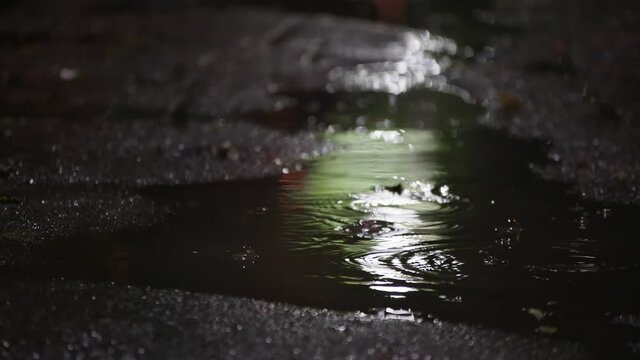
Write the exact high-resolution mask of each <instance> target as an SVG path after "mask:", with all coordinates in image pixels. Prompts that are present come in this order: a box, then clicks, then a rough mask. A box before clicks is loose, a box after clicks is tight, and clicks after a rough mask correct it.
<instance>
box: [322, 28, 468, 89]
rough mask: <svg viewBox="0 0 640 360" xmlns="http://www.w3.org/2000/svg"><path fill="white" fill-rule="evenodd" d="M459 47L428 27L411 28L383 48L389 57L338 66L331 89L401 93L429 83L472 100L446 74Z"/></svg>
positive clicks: (330, 84)
mask: <svg viewBox="0 0 640 360" xmlns="http://www.w3.org/2000/svg"><path fill="white" fill-rule="evenodd" d="M457 51H458V47H457V45H456V43H455V42H454V41H452V40H450V39H447V38H444V37H440V36H433V35H431V34H430V33H429V32H428V31H424V32H418V31H415V32H407V33H405V34H404V35H403V36H402V38H401V39H400V40H399V41H398V42H396V43H392V44H390V45H388V46H387V47H386V48H385V49H384V50H383V51H382V52H383V53H384V54H385V58H386V59H388V60H386V61H381V62H372V63H364V64H359V65H357V66H356V67H355V68H343V67H336V68H334V69H333V70H332V71H331V72H330V73H329V85H328V90H329V91H334V90H336V89H341V90H346V91H363V90H368V91H380V92H386V93H390V94H396V95H397V94H401V93H403V92H406V91H407V90H409V89H412V88H415V87H426V88H431V89H435V90H438V91H442V92H446V93H452V94H454V95H458V96H460V97H461V98H463V99H464V100H468V101H470V96H469V94H468V93H467V92H465V91H464V90H462V89H459V88H456V87H454V86H452V85H451V84H448V83H447V78H446V76H444V72H445V71H446V70H447V69H448V68H449V67H450V66H451V64H452V62H451V59H450V56H452V55H455V54H456V53H457Z"/></svg>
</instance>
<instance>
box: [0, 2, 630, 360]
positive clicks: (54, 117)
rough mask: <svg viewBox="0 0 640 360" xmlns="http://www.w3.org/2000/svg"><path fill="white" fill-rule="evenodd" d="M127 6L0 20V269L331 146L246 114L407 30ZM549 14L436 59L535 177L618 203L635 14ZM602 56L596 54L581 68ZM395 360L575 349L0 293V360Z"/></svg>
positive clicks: (437, 326) (18, 14) (132, 297)
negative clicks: (514, 144)
mask: <svg viewBox="0 0 640 360" xmlns="http://www.w3.org/2000/svg"><path fill="white" fill-rule="evenodd" d="M136 4H137V6H128V5H126V4H125V3H123V2H118V1H95V2H76V1H72V0H68V1H64V2H60V3H58V2H56V4H42V3H40V2H38V1H24V2H20V4H19V5H18V4H17V3H16V4H13V5H7V6H6V7H5V8H3V9H2V10H0V11H1V12H0V36H1V39H2V41H1V47H2V56H1V60H2V62H1V65H0V66H1V70H2V74H1V75H2V82H1V85H0V87H1V93H0V94H1V95H0V109H1V110H0V116H1V118H0V139H1V141H0V194H2V197H1V198H0V216H1V218H2V222H1V225H0V232H1V233H0V241H2V251H1V252H0V264H2V265H12V264H16V263H20V264H28V263H29V261H31V260H32V254H33V249H34V248H37V247H39V246H41V245H42V244H43V243H46V242H52V241H56V240H57V239H60V238H63V237H65V236H71V235H78V234H100V233H110V232H115V231H119V230H122V229H125V228H131V227H143V226H151V225H153V224H155V223H158V222H160V221H162V220H163V219H164V218H166V217H167V216H170V215H171V211H172V209H166V208H164V207H159V206H157V205H156V204H154V203H153V202H152V201H150V200H148V199H146V198H144V197H141V196H139V195H138V190H139V189H141V188H144V187H145V186H149V185H180V184H198V183H212V182H213V183H215V182H219V181H231V180H235V179H251V178H260V177H265V176H274V175H277V174H280V173H281V172H282V171H283V169H284V168H288V167H291V166H296V164H300V163H302V164H303V163H304V161H305V160H306V159H308V158H311V157H314V156H321V155H322V154H324V153H326V152H328V151H330V150H331V145H330V144H327V143H325V142H324V141H323V140H322V139H318V138H316V137H315V136H314V135H313V134H310V133H305V132H297V133H288V132H283V131H281V130H279V129H277V128H273V127H270V126H268V125H269V124H261V123H259V122H258V123H256V122H255V121H248V120H250V116H248V115H247V114H251V113H252V112H265V111H266V112H268V111H271V110H274V109H280V108H282V107H283V106H286V105H287V101H289V100H288V99H287V97H286V96H285V95H283V94H286V93H292V92H296V91H324V90H325V85H326V82H327V74H328V72H329V71H330V70H331V69H333V68H335V67H337V66H340V67H343V68H348V67H353V66H355V65H357V64H359V63H368V62H379V61H384V60H387V59H389V57H390V56H391V57H392V56H393V52H391V53H390V52H389V51H388V47H386V45H393V44H397V43H399V42H402V39H403V37H404V36H405V34H406V32H407V31H409V30H407V29H405V28H402V27H397V26H391V25H381V24H378V23H372V22H368V21H363V20H353V19H351V20H349V19H344V18H337V17H334V16H330V15H301V14H291V13H283V12H277V11H264V10H257V9H256V8H234V7H231V8H229V7H226V6H222V5H220V6H218V5H216V4H207V5H203V4H199V3H198V2H192V3H188V4H187V3H185V5H179V6H178V5H175V4H174V3H172V2H170V1H163V2H161V3H159V4H160V5H150V4H148V3H146V2H136ZM563 4H564V5H562V6H560V5H554V4H552V3H550V2H533V5H532V4H531V3H529V2H527V4H525V5H518V6H516V7H515V8H512V7H504V6H503V8H504V9H502V8H498V10H497V11H496V18H495V21H497V22H502V26H503V27H507V28H508V27H509V26H516V25H517V26H518V32H517V39H518V40H517V41H514V40H513V39H514V36H516V35H514V34H511V33H505V34H504V36H502V37H498V38H497V40H496V41H495V43H494V44H492V47H491V48H487V49H485V50H484V53H483V54H485V55H487V56H484V55H482V56H479V57H478V60H473V61H471V63H470V62H469V61H466V62H461V63H460V66H458V67H456V66H453V67H452V75H451V76H452V79H454V81H455V82H457V83H459V84H461V86H463V87H465V88H467V89H469V90H470V92H471V93H472V94H473V95H474V96H475V98H476V100H477V101H478V102H481V103H484V104H485V105H487V107H488V109H489V112H488V115H487V116H486V117H485V118H484V119H482V120H481V121H482V122H484V123H485V124H486V125H487V126H490V127H493V128H498V129H506V130H507V132H508V133H510V134H512V135H514V136H517V137H523V138H535V139H538V140H541V141H543V142H546V143H547V144H548V145H547V146H548V153H549V157H550V159H551V160H552V161H551V162H550V165H549V166H544V167H540V166H535V167H533V169H532V170H533V171H534V173H537V174H539V175H541V176H543V177H545V178H548V179H550V180H554V181H568V182H569V183H570V184H573V186H574V191H576V192H578V193H582V194H583V195H584V196H585V197H586V198H590V199H597V200H602V201H605V202H607V201H611V202H622V203H632V204H637V203H638V201H640V197H639V195H638V186H640V184H639V183H638V182H639V181H640V165H639V163H638V159H640V157H639V156H637V155H639V151H640V148H638V144H640V141H638V140H640V132H638V129H637V126H636V124H635V123H634V119H635V115H636V114H637V111H638V109H637V102H636V101H635V98H634V96H633V94H636V93H637V92H634V91H633V89H635V86H636V85H635V84H636V83H635V80H634V79H636V77H637V74H635V72H634V71H626V72H622V73H621V71H622V69H629V68H630V65H629V64H637V61H636V58H637V54H638V52H637V51H636V50H637V44H636V42H635V40H634V39H636V38H635V37H634V34H636V30H637V29H638V25H637V22H636V20H635V17H634V16H635V15H634V14H635V12H634V11H633V9H629V8H625V7H624V6H622V5H619V6H612V7H610V8H608V10H607V11H608V14H609V16H600V15H601V13H600V9H599V8H596V7H595V5H594V7H591V6H584V5H583V3H580V4H577V2H576V3H575V4H574V3H573V2H571V1H565V2H563ZM577 8H580V9H582V10H581V11H582V12H583V13H582V14H581V16H576V15H575V14H574V13H571V11H573V10H575V9H577ZM518 14H520V15H521V16H523V17H524V18H523V19H519V18H517V15H518ZM527 14H536V16H526V15H527ZM629 14H631V15H629ZM632 15H633V16H632ZM70 19H73V20H72V21H70ZM483 19H484V18H483ZM558 19H563V20H566V21H562V22H559V21H558ZM594 19H595V20H594ZM598 19H603V20H601V21H598ZM612 19H613V20H612ZM616 19H617V20H616ZM592 20H594V21H592ZM492 21H494V20H492ZM587 21H589V22H590V25H589V26H586V25H585V22H587ZM511 23H515V24H516V25H513V24H511ZM551 23H553V24H561V25H554V26H550V25H549V24H551ZM436 28H437V27H436ZM593 33H596V34H599V36H600V37H598V36H593V35H592V34H593ZM620 34H623V35H624V36H623V35H620ZM607 36H609V37H610V38H611V39H616V41H615V42H612V41H609V40H608V39H609V38H607ZM603 43H604V44H607V45H606V46H608V47H609V49H610V51H609V53H610V54H613V55H611V56H607V57H606V58H602V57H601V56H599V55H597V54H600V53H599V50H600V49H601V47H600V46H602V44H603ZM480 53H481V52H480V51H479V54H480ZM292 59H297V60H295V61H292ZM300 59H305V60H304V61H302V60H300ZM603 114H604V115H603ZM394 357H395V358H407V359H444V358H450V359H459V358H463V359H548V358H554V359H555V358H558V359H565V358H588V357H589V354H588V352H587V351H586V350H585V349H582V348H580V347H579V346H577V345H575V344H572V343H568V342H562V341H555V340H553V339H551V338H549V337H545V336H543V335H526V336H525V335H513V334H507V333H503V332H501V331H499V330H492V329H481V328H477V327H475V326H471V325H464V324H451V323H442V322H435V323H432V322H423V323H414V322H405V321H398V320H389V319H381V318H379V317H371V316H368V315H367V316H365V315H362V314H352V313H347V314H345V313H338V312H332V311H326V310H318V309H307V308H301V307H297V306H292V305H286V304H274V303H267V302H263V301H258V300H250V299H240V298H233V297H227V296H220V295H208V294H196V293H189V292H184V291H178V290H160V289H143V288H135V287H127V286H123V285H101V284H88V283H81V282H75V281H63V280H55V281H52V282H31V281H17V280H8V279H5V280H2V281H1V282H0V358H11V359H38V358H40V359H49V358H51V359H53V358H64V359H67V358H68V359H81V358H114V359H138V358H149V359H155V358H171V359H187V358H193V359H201V358H240V359H246V358H278V359H281V358H394Z"/></svg>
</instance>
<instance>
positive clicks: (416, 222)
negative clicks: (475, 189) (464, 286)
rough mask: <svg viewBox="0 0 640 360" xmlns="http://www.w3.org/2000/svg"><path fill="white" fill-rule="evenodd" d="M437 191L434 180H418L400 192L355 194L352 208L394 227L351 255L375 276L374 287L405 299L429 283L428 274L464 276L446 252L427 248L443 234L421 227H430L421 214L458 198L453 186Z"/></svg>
mask: <svg viewBox="0 0 640 360" xmlns="http://www.w3.org/2000/svg"><path fill="white" fill-rule="evenodd" d="M433 189H434V186H433V185H431V184H426V183H422V182H418V181H414V182H411V183H409V184H408V185H407V188H406V189H404V190H403V191H402V192H401V193H399V194H398V193H395V192H392V191H387V190H384V189H376V190H375V191H372V192H368V193H364V194H356V195H352V198H353V201H352V202H351V208H352V209H354V210H358V211H362V212H364V213H366V214H367V215H366V216H365V219H366V220H377V221H380V220H382V221H385V222H388V223H390V224H392V227H393V228H392V229H391V231H386V232H380V233H377V234H375V236H374V237H373V238H372V239H371V240H370V241H371V243H370V244H371V247H370V248H369V249H368V251H367V253H366V254H363V255H361V256H358V257H355V258H353V259H351V261H352V262H354V263H356V264H357V265H358V267H359V268H360V269H362V270H363V271H365V272H367V273H369V274H372V275H374V276H375V278H376V280H375V281H373V282H371V283H370V284H369V288H370V289H372V290H376V291H381V292H386V293H389V294H391V295H392V296H394V297H399V296H400V297H402V296H403V295H402V294H405V293H407V292H412V291H418V290H423V289H421V288H420V284H424V283H425V282H427V281H426V280H425V278H424V275H425V273H436V274H441V273H444V274H446V275H451V276H453V278H454V279H455V278H460V277H462V276H463V274H462V269H461V265H463V264H462V262H461V261H459V260H457V259H456V258H455V257H454V256H453V255H451V254H448V253H445V252H444V251H442V250H436V249H433V250H429V249H428V246H429V242H430V241H433V242H436V241H438V240H441V238H440V237H439V236H437V235H427V234H425V233H424V232H422V231H419V229H421V228H424V227H425V225H426V224H425V222H424V220H423V219H421V217H420V213H424V212H425V211H429V210H435V209H437V207H438V204H442V203H445V202H449V201H452V199H454V198H455V197H453V196H452V195H450V194H449V193H448V188H447V189H446V190H444V189H440V191H441V192H442V193H443V195H442V196H438V195H435V194H433V193H432V190H433ZM445 193H446V196H445ZM416 205H419V206H418V207H416ZM429 208H430V209H429ZM414 284H415V286H412V285H414Z"/></svg>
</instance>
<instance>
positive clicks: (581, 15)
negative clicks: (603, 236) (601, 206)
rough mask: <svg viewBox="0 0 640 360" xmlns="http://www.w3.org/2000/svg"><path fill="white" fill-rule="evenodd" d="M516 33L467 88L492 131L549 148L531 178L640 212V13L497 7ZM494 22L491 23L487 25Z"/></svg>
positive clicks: (531, 4) (466, 80)
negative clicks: (486, 110)
mask: <svg viewBox="0 0 640 360" xmlns="http://www.w3.org/2000/svg"><path fill="white" fill-rule="evenodd" d="M496 3H497V4H498V5H497V6H496V11H494V12H493V13H490V14H491V15H490V16H486V14H485V16H483V17H482V19H484V20H483V21H490V24H489V25H492V26H500V27H501V28H503V29H511V31H513V32H514V33H512V34H504V35H503V36H501V37H500V38H499V39H498V40H496V41H495V42H494V43H493V44H492V48H491V51H490V56H489V57H488V59H489V60H486V59H487V56H486V54H485V55H483V56H481V57H480V59H481V60H482V61H480V63H479V64H478V65H477V66H475V67H474V68H473V69H472V70H471V71H470V72H467V70H466V69H465V70H463V71H462V74H461V75H460V78H459V79H457V80H454V81H460V82H461V83H462V86H463V87H466V88H468V89H470V90H472V92H474V94H475V95H476V96H477V97H478V98H479V99H481V100H482V101H484V102H485V103H486V104H487V105H488V106H489V109H490V111H489V113H488V114H487V116H486V117H485V118H484V119H483V123H484V124H485V125H487V126H490V127H493V128H499V129H506V130H507V131H508V132H509V133H510V134H512V135H515V136H517V137H522V138H529V139H530V138H533V139H539V140H542V141H543V142H545V143H547V144H548V149H549V150H548V153H549V160H550V163H549V164H542V165H541V164H536V165H535V166H533V170H534V171H535V172H536V173H538V174H540V175H541V176H543V177H544V178H546V179H550V180H557V181H563V182H568V183H570V184H575V191H576V192H577V193H578V194H581V195H582V196H584V197H585V198H588V199H595V200H600V201H605V202H617V203H623V204H635V205H638V204H640V126H638V121H637V118H638V117H639V116H640V105H639V104H640V101H639V100H640V97H639V96H640V95H639V94H640V91H639V90H640V86H639V84H640V72H639V71H638V66H637V64H638V63H639V62H640V43H639V42H638V39H639V38H640V17H639V16H640V7H639V6H638V4H637V3H634V2H628V1H607V2H606V3H603V2H600V1H571V0H566V1H548V0H535V1H522V2H517V3H513V2H506V1H498V2H496ZM487 18H489V20H487Z"/></svg>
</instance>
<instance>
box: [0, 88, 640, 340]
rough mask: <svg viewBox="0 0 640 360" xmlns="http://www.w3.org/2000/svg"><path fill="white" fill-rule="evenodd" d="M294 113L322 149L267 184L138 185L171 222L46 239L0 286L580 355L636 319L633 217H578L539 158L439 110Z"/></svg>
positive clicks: (456, 108) (368, 107) (367, 96)
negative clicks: (278, 306)
mask: <svg viewBox="0 0 640 360" xmlns="http://www.w3.org/2000/svg"><path fill="white" fill-rule="evenodd" d="M297 99H298V102H297V103H298V106H297V107H296V109H289V110H287V112H285V113H286V114H289V115H288V116H292V117H294V118H297V119H307V121H302V122H300V121H298V127H300V126H302V127H306V128H310V129H313V130H316V131H319V132H321V133H323V134H325V136H326V137H328V138H329V139H330V140H332V141H333V142H334V143H336V144H338V145H339V150H337V151H335V152H334V153H332V154H330V155H328V156H326V157H323V158H319V159H314V160H311V161H310V162H308V163H307V164H305V165H304V166H303V167H302V168H299V169H295V168H291V169H287V171H285V172H284V173H283V174H282V175H281V176H280V177H278V178H270V179H262V180H251V181H239V182H223V183H218V184H211V185H190V186H172V187H152V188H146V189H144V190H142V191H141V195H143V196H144V197H146V198H148V199H150V200H153V201H154V202H155V203H156V205H157V206H164V207H166V208H167V209H170V211H171V213H172V215H171V216H169V217H167V218H166V220H165V222H164V223H161V224H158V225H156V226H155V227H152V228H148V229H130V230H126V231H121V232H119V233H116V234H112V235H104V236H102V237H97V238H96V237H93V238H86V237H74V238H69V239H65V240H61V241H57V242H52V243H51V244H50V245H48V247H44V248H42V249H40V250H37V249H34V250H33V252H34V253H33V257H34V259H35V260H34V261H35V263H34V264H31V265H29V266H5V267H2V268H1V269H0V271H1V274H2V276H6V277H19V278H24V277H36V278H51V277H64V278H72V279H78V278H79V279H86V280H92V281H114V282H117V283H124V284H135V285H142V286H155V287H163V288H165V287H166V288H180V289H187V290H194V291H203V292H212V293H226V294H232V295H240V296H249V297H257V298H263V299H268V300H276V301H284V302H289V303H297V304H302V305H311V306H320V307H328V308H332V309H340V310H360V311H372V313H374V314H375V313H378V312H380V311H382V312H385V310H381V309H387V308H390V309H410V310H407V314H409V315H407V316H405V315H406V314H404V313H402V314H401V315H402V316H399V315H398V314H395V313H393V314H392V315H393V316H391V318H396V317H409V318H411V319H414V318H417V319H424V320H427V321H434V320H433V319H442V320H453V321H462V322H465V323H472V324H484V325H488V326H496V327H500V328H506V329H510V330H512V331H518V332H525V333H534V332H541V333H543V334H547V335H549V336H551V335H552V336H557V337H566V338H570V339H577V340H579V341H582V342H585V343H587V344H588V343H590V342H591V341H596V339H600V338H602V337H605V336H607V334H608V333H609V332H610V331H616V332H618V333H621V332H622V333H624V336H620V337H618V338H616V339H615V340H608V341H606V342H602V341H600V342H598V344H599V345H598V346H599V347H603V348H607V349H609V347H608V346H609V345H608V343H609V342H613V343H615V344H614V345H616V346H617V345H619V344H620V341H623V340H624V339H627V338H628V337H632V336H636V335H637V330H635V329H626V330H620V329H619V327H620V325H616V324H612V323H611V322H610V321H609V319H610V314H625V313H637V311H638V310H639V307H638V304H640V298H639V297H640V295H638V294H640V291H639V290H640V285H638V284H639V283H638V282H637V278H638V276H640V268H639V266H638V265H639V263H640V260H638V257H637V254H638V252H639V251H640V244H639V243H638V242H637V241H636V237H635V236H634V233H635V232H634V231H633V230H634V229H635V221H636V219H637V218H638V215H639V212H638V209H635V208H629V207H618V206H609V205H604V204H597V203H588V202H585V201H582V200H581V199H580V198H579V197H576V196H572V195H568V194H567V193H566V188H565V186H563V185H561V184H554V183H549V182H544V181H542V180H539V179H538V178H536V177H535V176H532V174H531V171H530V170H529V164H530V163H540V162H544V161H548V160H546V159H545V157H544V152H542V151H541V147H540V146H539V144H523V143H520V142H515V141H512V140H509V139H508V138H507V137H505V136H504V135H502V134H499V133H494V132H490V131H488V130H484V129H482V128H479V127H477V126H475V125H473V122H474V119H475V116H477V114H479V112H480V109H479V108H477V107H475V106H473V105H469V104H467V103H465V102H464V101H462V100H460V99H458V98H456V97H454V96H452V95H443V94H441V93H437V92H433V91H430V90H425V89H423V90H414V91H410V92H408V93H405V94H401V95H398V96H396V97H395V98H394V101H392V102H389V96H388V95H383V94H376V93H338V94H300V95H299V96H297ZM273 116H276V117H278V116H277V115H274V114H271V115H270V116H269V117H265V118H263V119H262V121H267V122H268V121H270V119H272V118H273ZM276 120H277V121H276V123H282V122H281V121H280V120H281V119H276ZM284 123H285V124H291V122H287V121H285V122H284ZM301 123H302V125H300V124H301ZM531 309H534V310H535V311H533V312H532V310H531ZM532 314H537V316H532ZM540 329H554V331H553V332H550V331H546V332H545V331H542V330H540ZM614 345H611V346H614ZM607 351H608V350H607Z"/></svg>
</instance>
